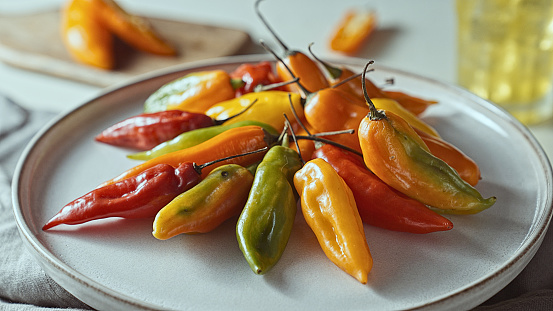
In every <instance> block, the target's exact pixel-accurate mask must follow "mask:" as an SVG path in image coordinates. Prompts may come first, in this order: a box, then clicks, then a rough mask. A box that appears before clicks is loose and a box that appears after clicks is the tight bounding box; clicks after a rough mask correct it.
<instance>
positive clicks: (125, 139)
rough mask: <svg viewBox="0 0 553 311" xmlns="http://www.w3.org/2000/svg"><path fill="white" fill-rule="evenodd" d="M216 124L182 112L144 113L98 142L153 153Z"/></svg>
mask: <svg viewBox="0 0 553 311" xmlns="http://www.w3.org/2000/svg"><path fill="white" fill-rule="evenodd" d="M216 123H218V121H214V120H213V119H212V118H210V117H209V116H207V115H205V114H202V113H193V112H186V111H181V110H166V111H160V112H154V113H142V114H139V115H137V116H133V117H130V118H128V119H125V120H123V121H121V122H118V123H116V124H114V125H112V126H110V127H109V128H107V129H105V130H104V131H102V133H100V134H99V135H98V136H96V138H95V139H96V141H99V142H103V143H106V144H110V145H114V146H118V147H125V148H132V149H137V150H149V149H152V148H153V147H155V146H157V145H159V144H161V143H162V142H165V141H168V140H170V139H173V138H175V137H177V136H178V135H179V134H182V133H184V132H188V131H191V130H194V129H198V128H204V127H208V126H213V125H215V124H216Z"/></svg>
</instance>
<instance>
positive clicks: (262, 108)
mask: <svg viewBox="0 0 553 311" xmlns="http://www.w3.org/2000/svg"><path fill="white" fill-rule="evenodd" d="M288 95H291V100H292V103H293V105H294V109H295V110H296V113H297V114H298V117H299V118H300V119H302V118H303V105H302V101H301V97H300V95H299V94H297V93H288V92H283V91H272V90H271V91H262V92H255V93H248V94H245V95H242V96H240V97H238V98H234V99H230V100H227V101H223V102H220V103H217V104H215V105H213V106H212V107H211V108H209V109H208V110H207V111H206V114H207V115H208V116H210V117H211V118H213V119H217V120H222V119H228V118H230V117H231V116H233V115H236V114H238V113H240V112H241V111H244V110H245V109H246V108H247V107H248V106H250V105H251V104H252V103H253V102H254V101H255V100H257V101H256V102H255V104H253V105H252V106H251V107H249V108H247V110H245V111H244V112H243V113H242V114H240V115H239V116H237V117H235V118H232V119H230V120H228V121H226V122H225V123H223V124H232V123H236V122H240V121H245V120H255V121H259V122H263V123H267V124H269V125H271V126H272V127H273V128H275V129H276V130H277V131H279V132H280V131H282V129H283V128H284V122H285V118H284V115H283V114H286V115H288V116H292V115H293V114H292V109H291V107H290V100H289V99H288ZM290 122H291V123H292V126H293V127H294V130H296V129H298V128H299V126H298V125H297V122H296V121H295V119H294V120H290Z"/></svg>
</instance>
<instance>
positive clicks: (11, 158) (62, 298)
mask: <svg viewBox="0 0 553 311" xmlns="http://www.w3.org/2000/svg"><path fill="white" fill-rule="evenodd" d="M54 115H55V114H53V113H50V112H41V111H32V112H30V111H27V110H26V109H23V108H22V107H20V106H18V105H16V104H15V103H14V102H12V101H11V100H9V99H8V98H5V97H3V96H0V310H18V311H20V310H41V309H44V310H46V308H48V310H52V309H51V308H59V309H60V310H61V309H62V308H63V309H64V310H67V308H73V309H75V310H84V309H90V307H88V306H87V305H86V304H84V303H83V302H81V301H80V300H78V299H77V298H75V297H74V296H72V295H71V294H70V293H69V292H67V291H66V290H65V289H63V288H62V287H61V286H60V285H58V284H57V283H56V282H55V281H54V280H52V279H51V278H50V277H49V276H48V275H46V274H45V273H44V271H43V270H42V269H41V267H40V266H39V265H38V263H37V262H36V261H35V260H34V258H32V256H31V255H30V254H29V253H28V252H27V251H26V250H25V249H24V247H23V242H22V240H21V238H20V236H19V233H18V231H17V226H16V224H15V220H14V217H13V212H12V201H11V180H12V177H13V173H14V169H15V166H16V163H17V160H18V158H19V156H20V155H21V152H22V151H23V148H24V147H25V145H26V144H27V143H28V141H29V140H30V139H31V138H32V136H33V135H34V134H36V132H37V131H38V130H39V129H40V128H41V127H42V126H44V125H45V124H46V122H48V121H49V120H51V119H52V117H54Z"/></svg>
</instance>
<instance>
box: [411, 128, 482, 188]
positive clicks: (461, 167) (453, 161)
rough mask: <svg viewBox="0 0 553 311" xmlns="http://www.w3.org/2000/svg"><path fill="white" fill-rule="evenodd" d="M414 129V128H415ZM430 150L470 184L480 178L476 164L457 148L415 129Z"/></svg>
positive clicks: (472, 184) (475, 182)
mask: <svg viewBox="0 0 553 311" xmlns="http://www.w3.org/2000/svg"><path fill="white" fill-rule="evenodd" d="M415 131H416V130H415ZM416 132H417V134H419V136H420V137H421V138H422V140H423V141H424V143H425V144H426V146H427V147H428V150H430V152H431V153H432V154H433V155H434V156H436V157H438V158H440V159H442V160H444V162H445V163H447V164H448V165H449V166H451V167H452V168H453V169H455V170H456V171H457V173H458V174H459V176H460V177H461V178H462V179H463V180H464V181H466V182H467V183H468V184H469V185H471V186H473V187H474V186H476V184H478V182H479V181H480V179H481V178H482V176H481V173H480V167H478V164H477V163H476V162H475V161H474V160H473V159H471V158H470V157H469V156H468V155H466V154H465V153H464V152H463V151H461V150H460V149H459V148H457V147H455V146H454V145H452V144H450V143H449V142H447V141H445V140H443V139H441V138H439V137H435V136H430V135H428V134H426V133H424V132H420V131H416Z"/></svg>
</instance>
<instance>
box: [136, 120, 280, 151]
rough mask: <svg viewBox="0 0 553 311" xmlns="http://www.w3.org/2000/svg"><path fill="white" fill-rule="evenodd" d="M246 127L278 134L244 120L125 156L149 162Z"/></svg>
mask: <svg viewBox="0 0 553 311" xmlns="http://www.w3.org/2000/svg"><path fill="white" fill-rule="evenodd" d="M247 125H257V126H261V127H262V128H264V129H265V130H266V131H267V132H269V133H270V134H273V135H278V134H279V133H278V132H277V131H276V130H275V129H274V128H273V127H272V126H270V125H268V124H266V123H263V122H258V121H253V120H245V121H240V122H237V123H233V124H226V125H214V126H210V127H206V128H200V129H196V130H192V131H189V132H185V133H182V134H180V135H179V136H177V137H175V138H173V139H171V140H169V141H166V142H163V143H161V144H159V145H157V146H155V147H154V148H152V149H150V150H147V151H143V152H138V153H134V154H130V155H127V157H128V158H129V159H133V160H151V159H153V158H155V157H158V156H160V155H163V154H166V153H170V152H173V151H177V150H182V149H186V148H189V147H192V146H195V145H198V144H200V143H203V142H204V141H206V140H208V139H210V138H213V137H215V136H217V135H219V134H221V133H223V132H224V131H226V130H229V129H231V128H236V127H242V126H247Z"/></svg>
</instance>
